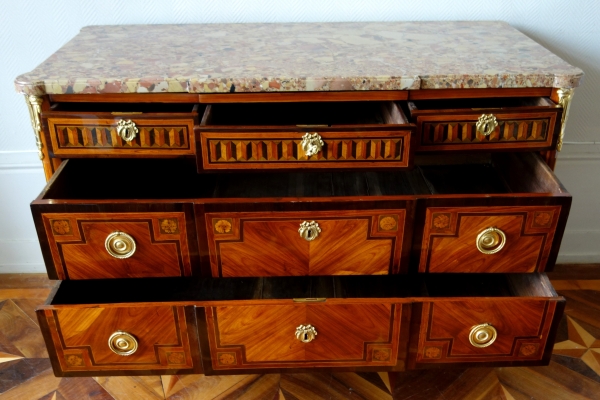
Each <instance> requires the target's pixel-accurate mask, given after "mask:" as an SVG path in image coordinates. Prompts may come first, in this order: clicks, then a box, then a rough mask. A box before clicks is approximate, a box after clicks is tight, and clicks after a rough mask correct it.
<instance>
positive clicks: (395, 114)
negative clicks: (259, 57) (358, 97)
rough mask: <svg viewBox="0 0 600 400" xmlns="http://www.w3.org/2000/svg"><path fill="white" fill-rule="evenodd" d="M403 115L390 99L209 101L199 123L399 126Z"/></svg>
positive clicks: (222, 124)
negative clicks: (301, 101) (229, 102)
mask: <svg viewBox="0 0 600 400" xmlns="http://www.w3.org/2000/svg"><path fill="white" fill-rule="evenodd" d="M406 123H407V121H406V117H405V116H404V114H403V113H402V111H401V110H400V108H399V107H398V106H397V105H396V104H395V103H394V102H391V101H372V102H362V101H359V102H323V103H318V102H315V103H250V104H212V105H210V106H209V107H208V108H207V109H206V112H205V114H204V117H203V119H202V123H201V125H210V126H211V127H212V126H225V125H229V126H289V125H292V126H298V127H305V126H307V125H308V126H309V127H318V128H323V127H335V126H344V125H383V124H385V125H401V124H406Z"/></svg>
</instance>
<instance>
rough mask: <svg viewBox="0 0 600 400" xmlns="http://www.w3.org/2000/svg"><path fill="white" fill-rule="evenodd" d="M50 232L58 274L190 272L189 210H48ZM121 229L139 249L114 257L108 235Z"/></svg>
mask: <svg viewBox="0 0 600 400" xmlns="http://www.w3.org/2000/svg"><path fill="white" fill-rule="evenodd" d="M42 221H43V223H44V230H45V235H46V238H47V240H48V244H49V246H50V251H51V254H52V260H53V262H54V268H55V269H56V273H57V276H58V279H105V278H142V277H167V276H189V275H191V261H190V255H189V246H188V239H187V232H186V221H185V214H184V213H182V212H170V213H169V212H165V213H44V214H42ZM116 231H120V232H124V233H127V234H129V235H131V236H132V237H133V239H134V240H135V243H136V250H135V253H134V254H133V255H132V256H131V257H129V258H124V259H118V258H114V257H112V256H111V255H110V254H109V253H108V252H107V250H106V247H105V240H106V237H107V236H108V235H110V234H111V233H113V232H116Z"/></svg>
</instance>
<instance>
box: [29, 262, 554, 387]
mask: <svg viewBox="0 0 600 400" xmlns="http://www.w3.org/2000/svg"><path fill="white" fill-rule="evenodd" d="M563 308H564V299H563V298H562V297H559V296H558V295H557V294H556V292H554V289H553V288H552V286H551V284H550V282H549V281H548V279H547V277H546V276H545V275H544V274H537V273H536V274H527V275H525V274H508V275H505V274H501V275H495V276H492V275H482V274H463V275H457V274H435V275H434V274H432V275H406V276H400V275H395V276H385V277H384V276H365V277H356V276H341V277H340V276H338V277H269V278H228V279H222V278H188V279H177V278H158V279H156V278H154V279H139V280H137V281H136V285H135V287H134V288H132V287H131V284H130V281H127V280H112V281H98V280H96V281H64V282H62V284H61V286H60V287H59V288H58V291H57V292H56V293H55V294H54V295H53V297H51V298H50V299H49V301H48V303H47V304H46V305H45V306H42V307H40V309H39V310H38V317H39V319H40V322H41V327H42V331H43V333H44V337H45V340H46V343H47V345H48V348H49V353H50V355H51V358H52V359H53V360H54V368H55V372H56V373H57V374H59V375H61V374H65V373H69V374H70V375H85V374H86V372H87V373H89V372H90V371H102V370H103V368H104V371H108V370H109V371H111V372H114V373H115V374H132V373H133V372H134V371H135V372H136V373H147V374H162V373H165V369H167V370H169V373H171V371H170V370H171V369H177V368H180V369H185V368H189V369H191V368H194V370H195V372H196V373H204V374H241V373H261V372H263V373H264V372H277V371H281V372H283V371H291V370H293V371H303V370H313V371H314V368H328V369H336V370H348V369H351V370H356V369H359V370H369V371H391V370H404V369H407V368H408V369H412V368H428V367H436V366H458V365H460V366H481V365H498V366H502V365H504V366H510V365H542V364H547V363H548V362H549V359H550V354H551V350H552V345H553V341H554V338H555V335H556V331H557V327H558V322H559V321H560V318H561V316H562V311H563ZM194 310H195V313H194ZM117 331H120V332H117ZM92 332H94V334H92ZM115 332H117V335H115V336H113V337H116V339H115V340H117V341H118V340H119V339H121V340H122V342H121V345H120V346H121V347H122V350H121V351H129V350H130V345H129V344H128V343H129V342H128V341H132V340H136V341H137V343H138V350H137V351H136V352H134V353H133V354H132V355H127V356H125V355H118V354H117V353H118V352H119V349H118V348H117V349H115V350H116V351H117V353H115V352H114V351H113V350H111V348H110V345H109V342H108V341H109V338H110V337H111V336H112V335H113V334H114V333H115ZM121 332H123V333H121ZM185 332H187V336H186V333H185ZM127 334H128V335H129V336H128V335H127ZM131 337H133V338H134V339H131ZM196 337H198V342H196ZM186 338H187V339H186ZM186 340H187V341H188V342H189V347H186V346H188V345H187V344H186V343H188V342H186ZM117 344H118V343H117ZM113 347H114V346H113ZM198 347H199V349H200V351H199V353H200V354H202V360H200V357H199V355H198ZM149 349H153V350H152V351H151V350H149ZM136 354H137V356H136ZM189 355H191V361H190V358H189V357H188V356H189ZM134 356H135V357H134ZM136 357H139V359H138V358H136ZM130 360H131V361H135V362H136V363H138V364H135V363H133V362H130ZM121 365H123V368H121V367H120V366H121ZM188 372H189V370H188ZM94 373H95V372H94ZM107 373H108V372H107Z"/></svg>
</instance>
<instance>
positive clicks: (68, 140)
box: [42, 103, 203, 158]
mask: <svg viewBox="0 0 600 400" xmlns="http://www.w3.org/2000/svg"><path fill="white" fill-rule="evenodd" d="M199 108H202V110H203V107H202V106H200V105H198V104H144V103H136V104H127V103H55V104H54V105H53V107H52V108H51V110H50V111H45V112H43V113H42V121H43V124H44V126H45V134H46V135H47V136H46V143H48V144H50V154H51V156H54V157H61V158H71V157H94V156H102V157H180V156H185V155H190V156H193V155H194V154H195V152H196V142H195V137H194V134H193V132H194V125H195V124H197V123H198V110H199Z"/></svg>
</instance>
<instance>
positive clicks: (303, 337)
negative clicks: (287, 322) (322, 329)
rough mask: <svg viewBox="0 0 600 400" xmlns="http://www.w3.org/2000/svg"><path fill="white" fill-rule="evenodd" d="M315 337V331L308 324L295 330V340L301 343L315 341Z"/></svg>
mask: <svg viewBox="0 0 600 400" xmlns="http://www.w3.org/2000/svg"><path fill="white" fill-rule="evenodd" d="M315 336H317V330H316V329H315V327H314V326H312V325H310V324H308V325H300V326H299V327H297V328H296V339H298V340H299V341H301V342H302V343H309V342H312V341H313V340H314V339H315Z"/></svg>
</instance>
